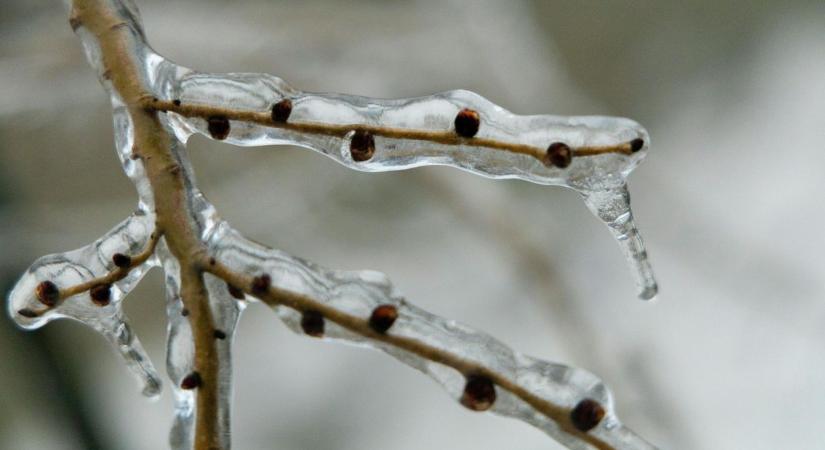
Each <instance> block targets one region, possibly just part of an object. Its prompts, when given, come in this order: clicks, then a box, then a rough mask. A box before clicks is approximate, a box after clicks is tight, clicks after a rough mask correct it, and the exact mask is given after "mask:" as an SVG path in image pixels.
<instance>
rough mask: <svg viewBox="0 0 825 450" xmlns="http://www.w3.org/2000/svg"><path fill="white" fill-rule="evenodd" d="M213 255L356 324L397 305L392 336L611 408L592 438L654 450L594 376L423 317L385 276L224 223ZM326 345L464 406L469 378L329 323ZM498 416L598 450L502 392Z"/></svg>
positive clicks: (554, 399)
mask: <svg viewBox="0 0 825 450" xmlns="http://www.w3.org/2000/svg"><path fill="white" fill-rule="evenodd" d="M209 248H210V249H211V250H212V252H213V254H214V255H216V257H217V258H218V259H219V260H220V261H221V262H222V263H224V264H226V265H227V266H229V267H230V268H231V269H233V271H235V272H238V273H248V274H268V275H269V276H270V277H271V280H272V285H273V286H275V287H278V288H280V289H284V290H288V291H290V292H294V293H298V294H303V295H306V296H308V297H311V298H313V299H316V300H318V301H319V302H320V303H322V304H324V305H327V306H330V307H332V308H334V309H335V310H337V311H340V312H344V313H346V314H349V315H351V316H354V317H362V318H363V317H369V316H370V314H371V312H372V311H373V310H374V309H375V308H376V307H377V306H379V305H387V304H390V305H394V306H396V308H397V310H398V319H397V320H396V321H395V323H394V324H393V325H392V328H391V329H390V331H389V333H390V334H391V335H393V336H400V337H405V338H410V339H414V340H416V341H418V342H421V343H424V344H426V345H428V346H430V347H433V348H436V349H438V350H440V351H443V352H446V353H450V354H452V355H455V356H458V357H459V358H461V359H462V360H464V361H468V362H472V363H474V364H477V365H478V366H481V367H485V368H487V369H489V370H491V371H494V372H496V373H500V374H502V375H503V376H505V377H506V378H507V379H509V380H511V381H512V382H514V383H516V384H518V385H519V386H521V387H523V388H524V389H526V390H527V391H529V392H531V393H533V394H535V395H537V396H539V397H540V398H542V399H543V400H546V401H549V402H551V403H553V404H555V405H558V406H561V407H563V408H565V409H567V410H570V409H572V408H573V407H575V406H576V404H577V403H578V402H579V401H581V400H582V399H585V398H589V399H592V400H596V401H597V402H599V403H600V404H601V405H602V406H603V407H604V409H605V411H606V414H605V417H604V419H602V421H601V422H600V423H599V425H598V426H597V427H596V428H594V429H593V430H591V431H589V432H588V434H590V435H592V436H594V437H596V438H598V439H599V440H601V441H602V442H603V443H605V444H607V445H609V446H610V447H609V448H614V449H655V447H654V446H652V445H651V444H649V443H648V442H646V441H645V440H644V439H642V438H640V437H639V436H638V435H636V434H635V433H633V432H632V431H631V430H630V429H628V428H627V427H625V426H624V425H622V423H621V422H620V421H619V419H618V418H617V417H616V414H615V411H614V407H613V398H612V395H611V393H610V391H609V390H608V388H607V387H606V386H605V385H604V384H603V383H602V381H601V380H600V379H599V378H597V377H596V376H595V375H593V374H592V373H590V372H587V371H585V370H582V369H577V368H573V367H568V366H565V365H562V364H556V363H552V362H546V361H542V360H538V359H535V358H532V357H530V356H526V355H522V354H519V353H517V352H514V351H513V350H512V349H510V348H509V347H507V346H506V345H505V344H504V343H502V342H501V341H498V340H496V339H495V338H493V337H491V336H489V335H487V334H485V333H482V332H479V331H476V330H473V329H472V328H469V327H467V326H465V325H462V324H460V323H458V322H456V321H453V320H447V319H444V318H442V317H439V316H436V315H434V314H431V313H429V312H427V311H425V310H422V309H420V308H418V307H416V306H414V305H412V304H410V303H409V302H407V301H406V300H405V299H404V297H403V296H402V295H401V293H400V292H399V291H398V290H397V289H396V288H395V287H394V286H393V285H392V284H391V282H390V281H389V278H388V277H387V276H386V275H385V274H383V273H381V272H376V271H372V270H364V271H340V270H328V269H325V268H323V267H320V266H318V265H316V264H313V263H310V262H307V261H304V260H302V259H300V258H295V257H293V256H290V255H288V254H287V253H284V252H282V251H279V250H273V249H270V248H267V247H264V246H262V245H260V244H257V243H255V242H252V241H250V240H248V239H246V238H244V237H243V236H242V235H241V234H240V233H239V232H237V231H236V230H234V229H232V228H231V227H230V225H229V224H228V223H225V222H222V223H221V224H219V225H218V227H217V228H216V231H215V234H214V235H213V236H211V237H210V239H209ZM274 309H275V311H276V312H277V313H278V315H279V317H280V318H281V319H282V320H283V321H284V323H286V325H287V326H289V328H290V329H292V330H293V331H294V332H296V333H298V334H304V331H303V328H302V326H301V314H300V313H298V312H296V311H294V310H292V309H290V308H287V307H283V306H275V307H274ZM324 339H327V340H332V341H344V342H348V343H354V344H357V345H361V346H365V347H369V348H375V349H378V350H381V351H383V352H386V353H387V354H389V355H391V356H393V357H394V358H396V359H398V360H399V361H401V362H402V363H404V364H406V365H408V366H410V367H412V368H415V369H417V370H420V371H421V372H423V373H425V374H426V375H428V376H430V377H431V378H433V379H434V380H435V381H436V382H438V383H439V384H440V385H442V386H443V387H444V389H445V390H446V391H447V393H448V394H449V395H450V396H451V397H453V398H454V399H456V400H457V401H458V400H459V399H460V398H461V396H462V393H463V390H464V385H465V377H464V375H463V374H461V373H460V372H458V371H456V370H455V369H453V368H451V367H449V366H445V365H442V364H440V363H437V362H433V361H430V360H427V359H424V358H421V357H420V356H418V355H416V354H414V353H411V352H408V351H406V350H403V349H400V348H398V347H395V346H392V345H389V344H387V343H384V342H381V341H375V340H371V339H367V338H365V337H363V336H361V335H360V334H356V333H354V332H352V331H349V330H348V329H346V328H344V327H341V326H338V325H336V324H335V323H333V322H331V321H326V324H325V329H324ZM491 411H493V412H495V413H497V414H500V415H503V416H507V417H512V418H515V419H519V420H522V421H525V422H527V423H530V424H531V425H533V426H535V427H537V428H539V429H540V430H542V431H544V432H545V433H547V434H548V435H550V436H552V437H553V438H554V439H556V440H557V441H559V442H561V443H562V444H564V445H565V446H567V447H568V448H571V449H590V448H593V447H592V446H591V445H590V444H589V443H585V442H583V441H582V440H581V439H580V438H578V437H576V436H572V435H571V434H569V433H567V432H565V431H564V430H562V429H560V427H559V426H558V424H557V423H556V422H554V421H552V420H549V419H548V418H547V417H546V416H544V415H543V414H541V413H539V412H538V411H537V410H535V409H534V408H533V407H532V406H530V405H529V404H528V403H526V402H525V401H523V400H522V399H520V398H519V397H517V396H515V395H513V394H510V393H509V392H507V391H505V390H503V389H501V388H497V399H496V401H495V403H494V404H493V407H492V408H491Z"/></svg>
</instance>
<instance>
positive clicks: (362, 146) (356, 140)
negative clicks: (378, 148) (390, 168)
mask: <svg viewBox="0 0 825 450" xmlns="http://www.w3.org/2000/svg"><path fill="white" fill-rule="evenodd" d="M349 152H350V155H352V160H353V161H357V162H362V161H369V160H370V159H371V158H372V155H373V154H375V139H374V138H373V137H372V133H370V132H369V131H365V130H356V131H355V134H353V135H352V139H350V141H349Z"/></svg>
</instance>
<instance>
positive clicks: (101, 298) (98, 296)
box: [89, 284, 112, 306]
mask: <svg viewBox="0 0 825 450" xmlns="http://www.w3.org/2000/svg"><path fill="white" fill-rule="evenodd" d="M89 296H90V297H91V298H92V302H93V303H94V304H95V305H97V306H106V305H108V304H109V302H111V301H112V285H111V284H98V285H97V286H95V287H93V288H91V289H89Z"/></svg>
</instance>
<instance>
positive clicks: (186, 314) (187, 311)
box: [180, 308, 189, 317]
mask: <svg viewBox="0 0 825 450" xmlns="http://www.w3.org/2000/svg"><path fill="white" fill-rule="evenodd" d="M180 315H182V316H183V317H186V316H188V315H189V310H188V309H186V308H183V309H181V310H180Z"/></svg>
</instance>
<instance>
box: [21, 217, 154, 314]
mask: <svg viewBox="0 0 825 450" xmlns="http://www.w3.org/2000/svg"><path fill="white" fill-rule="evenodd" d="M161 236H162V232H161V231H158V230H156V231H155V232H153V233H152V234H151V235H150V236H149V242H148V243H147V244H146V248H144V249H143V251H141V252H140V253H138V254H136V255H134V256H130V255H128V254H125V253H114V254H112V268H111V269H110V270H109V272H107V273H106V274H104V275H102V276H99V277H96V278H92V279H91V280H86V281H83V282H82V283H78V284H75V285H72V286H66V287H63V288H61V287H59V286H57V285H56V284H54V282H53V281H52V280H44V281H41V282H40V283H39V284H38V285H37V287H36V288H35V297H36V298H37V300H38V301H39V302H40V303H42V304H43V306H44V308H40V309H32V308H23V309H20V310H18V311H17V314H20V315H21V316H24V317H28V318H35V317H39V316H42V315H43V314H45V313H46V312H47V311H48V310H49V309H52V308H56V307H58V306H60V304H61V303H63V301H65V300H66V299H67V298H70V297H74V296H75V295H79V294H82V293H84V292H89V297H90V298H91V300H92V303H94V304H95V305H97V306H106V305H108V304H109V303H110V302H111V300H112V285H113V284H114V283H116V282H118V281H120V280H122V279H124V278H126V276H127V275H129V272H131V271H132V269H135V268H136V267H140V266H142V265H143V263H145V262H146V260H148V259H149V258H150V257H152V256H153V255H154V254H155V247H156V246H157V244H158V241H159V240H160V238H161Z"/></svg>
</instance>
